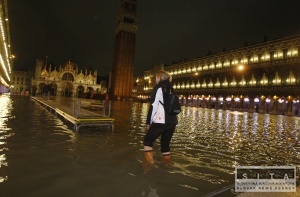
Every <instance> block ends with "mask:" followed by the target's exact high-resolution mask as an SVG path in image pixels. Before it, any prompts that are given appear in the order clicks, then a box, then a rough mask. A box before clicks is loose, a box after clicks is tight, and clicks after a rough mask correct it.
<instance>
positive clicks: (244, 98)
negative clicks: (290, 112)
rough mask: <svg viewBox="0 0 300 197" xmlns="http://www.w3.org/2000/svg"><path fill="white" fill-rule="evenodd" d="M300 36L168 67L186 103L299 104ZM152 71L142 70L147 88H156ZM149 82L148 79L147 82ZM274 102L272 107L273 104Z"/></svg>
mask: <svg viewBox="0 0 300 197" xmlns="http://www.w3.org/2000/svg"><path fill="white" fill-rule="evenodd" d="M299 47H300V35H294V36H290V37H285V38H280V39H274V40H270V41H265V42H263V43H259V44H254V45H246V46H244V47H241V48H238V49H233V50H228V51H223V52H220V53H216V54H210V55H207V56H204V57H200V58H196V59H192V60H187V61H182V62H179V63H175V64H172V65H168V66H164V70H166V71H168V72H169V73H170V74H171V75H172V77H173V81H172V83H173V86H174V89H175V90H176V92H177V93H178V94H180V95H181V98H182V103H184V104H191V105H198V106H199V105H200V106H201V105H206V106H210V107H216V106H220V105H221V106H222V107H224V106H225V105H228V106H229V107H232V106H233V105H234V106H235V104H234V103H236V104H237V103H238V107H241V106H244V105H245V104H247V105H248V106H250V107H251V108H252V107H255V102H257V103H259V105H260V109H261V110H262V109H264V110H266V104H268V103H269V104H270V106H269V110H275V104H276V105H277V106H278V105H280V104H282V105H287V106H286V107H287V108H288V107H290V109H291V108H292V105H294V104H295V105H296V104H297V105H299V96H300V58H299ZM154 73H155V72H153V71H151V70H150V71H146V72H145V74H144V83H143V92H141V94H140V95H144V97H145V95H147V94H149V93H150V91H151V89H152V87H153V83H152V81H153V77H154ZM149 82H150V83H149ZM271 105H272V106H271Z"/></svg>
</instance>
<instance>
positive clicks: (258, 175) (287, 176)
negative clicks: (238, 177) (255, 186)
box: [242, 172, 293, 179]
mask: <svg viewBox="0 0 300 197" xmlns="http://www.w3.org/2000/svg"><path fill="white" fill-rule="evenodd" d="M274 175H275V173H271V172H270V173H269V177H265V176H264V177H260V174H259V173H256V179H268V178H269V179H274ZM242 177H243V179H248V174H247V173H243V174H242ZM290 178H293V177H292V176H291V177H289V175H288V173H284V175H283V178H282V179H290Z"/></svg>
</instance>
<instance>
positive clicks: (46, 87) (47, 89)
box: [43, 84, 50, 100]
mask: <svg viewBox="0 0 300 197" xmlns="http://www.w3.org/2000/svg"><path fill="white" fill-rule="evenodd" d="M49 91H50V84H46V85H45V86H44V88H43V93H44V99H47V100H48V99H49Z"/></svg>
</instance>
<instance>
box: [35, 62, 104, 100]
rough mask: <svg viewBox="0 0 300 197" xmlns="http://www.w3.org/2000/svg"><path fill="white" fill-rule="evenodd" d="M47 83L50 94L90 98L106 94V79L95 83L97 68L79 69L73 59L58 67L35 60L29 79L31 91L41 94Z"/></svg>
mask: <svg viewBox="0 0 300 197" xmlns="http://www.w3.org/2000/svg"><path fill="white" fill-rule="evenodd" d="M46 85H48V87H49V91H50V95H62V96H76V97H89V98H92V97H93V95H95V94H106V92H107V87H106V81H101V82H100V83H99V84H97V70H94V71H93V70H91V69H85V71H84V72H83V71H82V70H80V71H79V68H78V66H77V64H76V63H75V62H74V61H73V60H71V59H70V60H69V61H67V62H66V63H65V64H63V65H61V66H59V68H56V67H53V66H52V65H51V64H50V65H47V63H46V64H44V63H43V61H42V60H39V59H38V60H36V66H35V76H34V77H33V78H32V80H31V93H32V94H33V95H36V94H42V93H43V90H44V87H45V86H46Z"/></svg>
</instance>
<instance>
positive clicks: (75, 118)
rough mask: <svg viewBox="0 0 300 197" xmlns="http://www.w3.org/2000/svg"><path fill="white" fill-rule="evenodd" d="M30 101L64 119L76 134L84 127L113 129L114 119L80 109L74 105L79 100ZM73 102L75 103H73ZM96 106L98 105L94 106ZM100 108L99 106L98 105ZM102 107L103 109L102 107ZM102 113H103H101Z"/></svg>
mask: <svg viewBox="0 0 300 197" xmlns="http://www.w3.org/2000/svg"><path fill="white" fill-rule="evenodd" d="M31 99H32V100H34V101H36V102H38V103H39V104H41V105H42V106H44V107H45V108H47V109H48V110H49V111H51V112H53V113H55V114H59V115H60V116H61V117H63V118H64V119H66V120H68V121H69V122H70V123H72V124H73V125H74V127H75V130H76V132H77V131H78V130H79V128H80V127H84V126H97V127H103V126H106V127H109V128H110V129H111V130H113V129H114V125H113V122H114V120H115V119H114V118H111V117H109V116H106V115H104V114H101V113H100V111H99V112H98V113H97V112H95V111H90V110H86V109H83V108H81V106H80V104H79V107H78V105H77V106H76V103H77V102H78V101H79V102H80V99H72V98H66V97H60V96H58V97H55V99H52V100H47V99H44V98H42V97H33V96H32V97H31ZM74 102H75V103H74ZM94 105H98V104H94ZM99 106H100V105H99ZM102 107H105V106H103V105H102ZM102 112H103V111H102Z"/></svg>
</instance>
